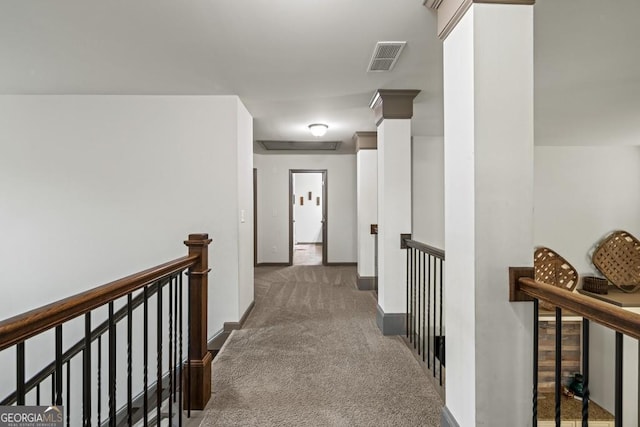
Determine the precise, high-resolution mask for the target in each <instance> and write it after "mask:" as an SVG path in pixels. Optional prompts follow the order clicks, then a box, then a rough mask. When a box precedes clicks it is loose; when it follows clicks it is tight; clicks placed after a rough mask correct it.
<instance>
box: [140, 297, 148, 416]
mask: <svg viewBox="0 0 640 427" xmlns="http://www.w3.org/2000/svg"><path fill="white" fill-rule="evenodd" d="M143 293H144V303H143V304H142V317H143V321H142V322H143V323H142V365H143V366H142V381H143V385H142V411H143V414H144V424H143V425H144V427H147V426H148V425H149V418H148V414H149V396H148V389H149V369H148V368H149V288H148V287H147V286H145V287H144V290H143Z"/></svg>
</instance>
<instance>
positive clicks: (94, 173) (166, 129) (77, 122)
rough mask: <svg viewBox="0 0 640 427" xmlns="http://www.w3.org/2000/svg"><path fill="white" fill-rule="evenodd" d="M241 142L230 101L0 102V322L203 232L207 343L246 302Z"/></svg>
mask: <svg viewBox="0 0 640 427" xmlns="http://www.w3.org/2000/svg"><path fill="white" fill-rule="evenodd" d="M251 143H252V129H251V116H249V114H248V112H246V109H244V107H243V106H242V104H241V102H240V100H239V99H238V97H236V96H224V97H208V96H193V97H191V96H0V147H1V149H2V150H1V154H0V200H1V202H0V236H2V238H1V239H0V260H1V262H0V275H2V280H3V281H2V289H3V298H1V299H0V318H2V319H4V318H6V317H9V316H12V315H15V314H18V313H21V312H23V311H26V310H28V309H32V308H36V307H38V306H40V305H43V304H46V303H50V302H52V301H55V300H57V299H60V298H63V297H65V296H69V295H72V294H75V293H77V292H80V291H83V290H87V289H89V288H92V287H94V286H97V285H100V284H103V283H106V282H109V281H112V280H115V279H118V278H120V277H124V276H126V275H129V274H131V273H135V272H138V271H140V270H143V269H145V268H148V267H151V266H154V265H157V264H160V263H162V262H165V261H168V260H171V259H174V258H177V257H180V256H184V255H185V254H186V253H187V248H186V247H185V246H184V244H183V240H185V238H186V237H187V235H188V234H189V233H194V232H207V233H209V236H210V237H211V238H212V239H213V243H212V244H211V246H210V249H209V254H210V260H209V266H210V267H211V268H212V270H211V273H210V275H209V325H208V327H209V335H210V336H211V335H213V334H214V333H215V332H216V331H218V330H220V329H221V328H222V326H223V322H229V321H231V322H233V321H238V320H239V316H240V315H241V313H242V311H244V309H246V307H240V306H239V304H240V302H241V301H239V299H241V300H243V301H242V302H243V303H244V304H246V305H248V302H247V300H248V299H249V298H250V299H253V253H252V243H253V231H252V230H253V224H252V221H251V216H250V214H249V213H250V212H252V210H253V208H252V197H251V182H252V175H251V174H252V161H253V157H252V153H251V151H252V150H251ZM239 157H244V159H242V161H240V159H239ZM239 179H242V180H243V182H245V181H246V182H245V183H244V184H243V185H242V186H239V184H238V180H239ZM239 210H244V211H245V212H246V213H247V216H246V222H244V223H240V221H239V218H240V215H239ZM240 281H242V282H243V285H242V287H240V286H239V285H238V283H239V282H240ZM240 289H242V292H241V291H240ZM249 294H250V295H249ZM76 329H77V330H76ZM76 329H74V328H73V327H70V328H69V329H68V332H65V342H66V343H67V342H72V341H73V339H74V337H79V336H80V335H79V334H80V332H81V331H82V328H81V325H77V328H76ZM28 347H29V346H28ZM28 355H29V356H28V357H29V363H30V365H28V366H30V367H33V366H34V365H36V366H37V363H36V362H37V360H35V359H37V358H38V357H44V359H48V360H46V361H47V362H48V361H50V356H51V353H49V352H46V351H42V352H33V351H29V352H28ZM11 359H14V357H11ZM44 359H43V360H44ZM31 363H33V365H32V364H31ZM29 369H30V368H29ZM9 371H10V370H6V371H4V372H9ZM30 372H33V371H30ZM2 375H3V374H0V384H13V381H12V380H11V381H4V379H3V378H2ZM3 391H4V390H2V387H0V394H2V395H3V394H4V393H3ZM3 397H4V396H3Z"/></svg>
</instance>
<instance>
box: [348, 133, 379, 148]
mask: <svg viewBox="0 0 640 427" xmlns="http://www.w3.org/2000/svg"><path fill="white" fill-rule="evenodd" d="M352 139H353V142H354V144H355V146H356V153H357V152H358V151H360V150H376V149H377V148H378V132H356V133H354V134H353V138H352Z"/></svg>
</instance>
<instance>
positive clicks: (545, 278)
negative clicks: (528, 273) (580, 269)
mask: <svg viewBox="0 0 640 427" xmlns="http://www.w3.org/2000/svg"><path fill="white" fill-rule="evenodd" d="M533 268H534V279H535V281H536V282H541V283H546V284H547V285H552V286H557V287H559V288H562V289H565V290H567V291H569V292H571V291H573V290H574V289H575V287H576V285H577V284H578V273H577V272H576V269H575V268H573V266H572V265H571V264H569V262H568V261H567V260H566V259H564V258H563V257H561V256H560V255H558V254H557V253H555V252H554V251H553V250H551V249H549V248H545V247H539V248H537V249H536V251H535V252H534V254H533ZM540 305H541V306H542V308H545V309H547V310H552V309H554V308H555V306H554V305H552V304H549V303H546V302H542V301H540Z"/></svg>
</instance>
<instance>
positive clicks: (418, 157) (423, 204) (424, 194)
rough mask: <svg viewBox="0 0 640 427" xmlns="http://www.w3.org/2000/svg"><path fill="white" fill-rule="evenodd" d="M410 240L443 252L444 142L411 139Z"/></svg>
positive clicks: (426, 138)
mask: <svg viewBox="0 0 640 427" xmlns="http://www.w3.org/2000/svg"><path fill="white" fill-rule="evenodd" d="M412 171H413V181H412V185H411V187H412V195H411V197H412V203H411V204H412V209H413V212H412V218H413V219H412V223H413V227H412V228H413V240H417V241H419V242H423V243H426V244H428V245H430V246H434V247H436V248H440V249H444V138H443V137H441V136H414V137H413V144H412Z"/></svg>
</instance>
